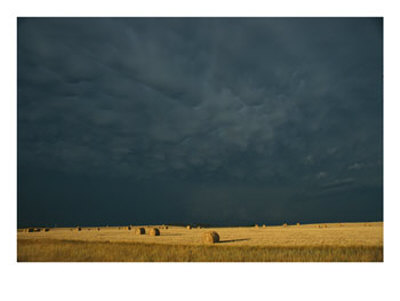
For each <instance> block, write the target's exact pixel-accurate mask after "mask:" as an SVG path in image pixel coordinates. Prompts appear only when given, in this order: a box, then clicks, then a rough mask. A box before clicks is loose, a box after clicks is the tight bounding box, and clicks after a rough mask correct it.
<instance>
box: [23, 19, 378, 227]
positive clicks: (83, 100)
mask: <svg viewBox="0 0 400 301" xmlns="http://www.w3.org/2000/svg"><path fill="white" fill-rule="evenodd" d="M382 55H383V54H382V20H381V19H374V18H304V19H290V18H241V19H235V18H194V19H190V18H189V19H188V18H161V19H157V18H155V19H152V18H105V19H102V18H98V19H80V18H74V19H70V18H43V19H42V18H34V19H30V18H20V19H19V20H18V165H19V168H20V169H23V170H27V171H33V170H36V171H38V172H39V173H40V170H46V171H55V172H60V173H63V174H64V175H66V176H71V177H73V176H81V175H84V176H88V177H101V178H110V179H111V178H112V179H128V180H129V181H130V183H138V182H140V181H153V183H161V182H162V181H166V180H173V181H177V183H180V184H181V185H182V186H184V187H185V188H184V190H188V191H187V194H188V196H187V197H186V199H182V200H181V205H180V206H183V207H184V208H187V213H186V216H190V217H191V218H196V217H198V218H201V216H202V215H206V214H203V213H202V212H203V211H207V209H204V208H207V206H206V205H205V203H207V201H205V200H204V198H209V199H212V200H213V201H212V202H214V203H217V204H219V205H218V207H222V208H225V210H228V209H226V208H228V207H231V208H233V209H230V211H231V212H230V213H229V212H228V213H225V217H223V220H226V221H229V219H232V218H236V219H238V220H241V221H247V220H249V219H251V215H252V214H255V212H258V211H259V210H260V208H263V206H266V207H265V208H268V210H271V212H272V213H271V217H270V218H271V219H273V216H280V214H281V213H279V212H282V216H284V215H285V214H287V213H286V211H285V210H288V208H292V207H293V206H297V204H299V202H301V201H302V200H303V201H305V200H307V199H310V198H311V199H313V198H315V199H321V198H323V196H324V195H330V196H331V195H332V194H335V195H337V194H338V193H339V195H340V191H342V194H343V193H344V192H346V191H349V190H351V189H353V190H357V191H359V190H360V191H364V190H365V189H377V190H378V191H379V189H382V159H383V157H382V147H383V146H382V118H383V117H382V114H383V108H382V103H383V101H382ZM21 180H22V183H24V182H23V181H27V180H25V178H23V179H21ZM204 183H208V184H207V185H206V188H204V187H203V186H202V185H203V184H204ZM210 183H213V184H210ZM23 186H24V185H23V184H21V187H22V188H21V189H23ZM160 187H161V186H160ZM189 187H191V188H189ZM202 187H203V188H202ZM237 189H239V190H240V191H238V190H237ZM232 191H236V192H235V193H232ZM132 193H133V192H132ZM252 194H254V197H253V198H250V200H249V201H248V202H246V203H245V202H244V201H243V200H242V199H243V198H245V196H246V195H252ZM227 195H228V196H229V197H228V199H227V200H225V198H226V196H227ZM203 196H204V197H203ZM218 196H219V197H218ZM239 196H240V197H239ZM200 199H201V200H200ZM224 200H225V201H224ZM266 200H268V201H266ZM100 201H101V200H100ZM24 202H25V201H23V200H22V201H21V203H24ZM26 202H28V200H26ZM160 202H163V200H160ZM164 202H167V201H166V200H165V201H164ZM371 202H372V203H373V204H381V203H382V198H381V197H380V198H378V199H376V200H375V201H371ZM374 202H375V203H374ZM264 203H265V204H264ZM202 204H203V205H202ZM221 204H223V205H221ZM263 204H264V205H263ZM190 208H192V209H193V211H192V209H190ZM194 208H199V209H196V210H197V211H198V212H199V213H198V214H197V213H193V212H196V210H195V209H194ZM202 208H203V209H202ZM235 208H236V209H235ZM285 208H286V209H285ZM374 208H375V207H374ZM21 210H22V209H21ZM222 211H223V210H222V209H221V210H219V212H222ZM228 211H229V210H228ZM238 212H239V213H238ZM240 212H242V213H240ZM316 214H318V213H316ZM379 215H381V213H379V212H378V214H377V216H379ZM206 216H207V215H206ZM240 216H242V217H240ZM260 218H262V216H260ZM211 219H217V216H215V217H212V218H211ZM275 219H278V218H275Z"/></svg>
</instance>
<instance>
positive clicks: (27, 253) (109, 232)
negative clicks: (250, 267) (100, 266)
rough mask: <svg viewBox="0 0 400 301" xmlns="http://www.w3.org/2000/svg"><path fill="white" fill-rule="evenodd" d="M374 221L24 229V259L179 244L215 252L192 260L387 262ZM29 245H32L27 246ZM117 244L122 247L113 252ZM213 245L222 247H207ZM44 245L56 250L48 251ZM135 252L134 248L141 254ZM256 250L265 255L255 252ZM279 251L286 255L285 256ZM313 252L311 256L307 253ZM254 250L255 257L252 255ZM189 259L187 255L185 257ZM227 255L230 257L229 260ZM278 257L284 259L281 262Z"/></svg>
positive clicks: (96, 257) (169, 258) (21, 258)
mask: <svg viewBox="0 0 400 301" xmlns="http://www.w3.org/2000/svg"><path fill="white" fill-rule="evenodd" d="M368 224H369V225H370V226H367V227H366V226H365V223H341V224H327V225H328V227H325V224H323V227H321V228H319V225H315V224H313V225H306V224H304V225H299V226H297V225H288V226H286V227H284V228H283V227H282V226H269V227H267V228H261V227H260V228H254V227H229V228H228V227H227V228H202V229H199V230H196V231H187V229H186V227H177V226H170V227H169V230H168V231H166V232H164V233H163V234H162V235H161V236H157V237H155V236H150V235H148V234H147V233H146V234H145V235H135V233H134V232H133V231H124V230H118V227H107V228H101V231H79V232H76V231H70V229H71V228H52V229H51V231H49V232H18V233H17V236H18V260H19V261H53V260H54V261H82V260H83V261H85V260H84V259H82V258H83V257H81V255H79V254H80V251H78V250H77V254H75V253H74V252H72V251H71V250H70V251H69V252H70V253H68V252H67V251H65V252H66V254H67V253H68V254H70V255H65V256H66V257H65V258H64V259H63V258H61V257H62V256H61V257H60V258H58V259H57V260H56V259H54V258H55V257H54V256H55V255H54V254H53V255H51V254H52V251H50V250H51V248H53V247H54V248H55V247H57V249H58V250H63V249H64V247H63V246H64V245H65V248H66V249H65V250H67V249H68V248H72V247H73V246H76V247H78V248H82V250H90V249H91V248H92V247H94V246H101V248H102V249H103V251H104V252H106V253H107V252H108V251H106V250H109V252H111V253H110V254H106V253H103V256H104V258H103V259H102V258H101V257H99V256H100V255H99V253H98V252H100V251H98V252H97V251H96V252H95V254H97V255H90V256H89V255H87V256H89V257H90V258H91V259H90V260H89V259H88V261H142V260H143V261H147V260H145V259H143V258H144V257H143V256H144V255H143V256H139V255H138V256H139V257H137V258H136V257H135V258H136V259H135V258H134V257H132V256H133V255H129V256H128V255H123V254H124V253H123V252H125V251H123V252H122V251H121V252H122V253H121V256H120V257H118V256H117V254H118V250H117V249H119V248H121V250H126V248H129V246H131V247H132V248H134V249H135V250H139V249H140V250H143V248H145V249H146V250H147V249H148V248H151V246H152V247H153V248H154V250H163V249H164V248H171V247H172V246H173V249H174V250H177V251H176V252H178V250H180V251H179V252H181V249H182V250H189V249H190V250H192V251H193V252H195V251H196V250H198V251H199V252H200V250H201V252H211V253H212V254H213V255H210V256H211V257H210V258H209V259H208V260H207V259H206V258H203V257H201V256H200V254H198V256H197V255H193V256H194V257H193V258H191V260H192V261H382V260H383V223H382V222H379V223H368ZM142 227H145V226H142ZM146 227H157V226H156V225H153V226H146ZM83 229H85V228H82V230H83ZM209 231H216V232H217V233H218V235H219V236H220V241H219V242H218V243H216V244H213V245H212V246H207V245H205V244H204V242H203V234H204V233H206V232H209ZM146 232H147V231H146ZM28 245H29V246H30V247H26V246H28ZM163 245H165V246H163ZM114 247H115V248H117V249H116V250H114V251H112V249H113V248H114ZM209 247H211V248H216V249H212V250H211V251H207V250H209V249H207V248H209ZM43 248H44V249H46V248H50V249H49V251H45V250H43ZM41 249H42V250H41ZM135 250H133V251H132V252H133V253H135V252H136V251H135ZM245 250H248V252H249V253H246V252H245ZM255 250H258V251H259V252H261V253H260V254H264V255H257V256H256V255H254V252H255ZM278 250H280V251H278ZM284 250H286V251H287V252H286V251H284ZM307 250H308V251H307ZM36 252H40V254H39V253H37V254H36ZM60 252H61V251H60ZM82 252H86V251H82ZM146 252H147V251H146ZM154 252H155V251H154ZM179 252H178V253H179ZM219 252H221V254H219ZM237 252H238V253H237ZM271 252H272V253H271ZM274 252H276V253H274ZM279 252H281V253H282V254H286V255H282V256H281V257H279V256H278V253H279ZM288 252H289V253H288ZM307 252H308V253H309V255H306V254H307ZM138 253H139V251H138ZM150 253H151V252H150ZM211 253H210V254H211ZM222 253H223V254H225V255H222ZM46 254H47V255H46ZM73 254H75V255H73ZM111 254H114V255H111ZM166 254H169V255H166ZM166 254H161V253H160V254H159V256H160V257H159V258H158V259H157V258H156V257H151V258H152V259H151V261H186V260H184V259H182V258H180V257H179V256H176V257H174V256H172V255H171V252H167V253H166ZM229 254H230V255H229ZM233 254H236V255H233ZM238 254H241V255H240V256H239V255H238ZM250 254H253V255H254V256H255V257H254V258H253V257H251V256H250ZM268 254H269V255H268ZM271 254H276V255H271ZM295 254H297V255H295ZM300 254H302V255H300ZM313 254H314V255H313ZM324 254H325V255H324ZM253 255H252V256H253ZM57 256H58V255H57ZM57 256H56V257H57ZM76 256H77V257H76ZM149 256H150V255H149ZM152 256H153V255H152ZM196 256H197V257H196ZM221 256H222V257H221ZM89 257H87V258H89ZM38 258H40V260H39V259H38ZM149 258H150V257H149ZM183 258H186V257H185V256H183ZM222 258H226V260H223V259H222ZM277 258H280V259H279V260H275V259H277Z"/></svg>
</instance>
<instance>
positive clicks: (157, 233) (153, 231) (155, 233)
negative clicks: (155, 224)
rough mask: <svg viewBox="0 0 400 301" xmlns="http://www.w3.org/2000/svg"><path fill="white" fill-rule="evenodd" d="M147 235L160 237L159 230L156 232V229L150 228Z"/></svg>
mask: <svg viewBox="0 0 400 301" xmlns="http://www.w3.org/2000/svg"><path fill="white" fill-rule="evenodd" d="M149 234H150V235H151V236H160V230H158V229H157V228H151V229H150V232H149Z"/></svg>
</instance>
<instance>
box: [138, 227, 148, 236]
mask: <svg viewBox="0 0 400 301" xmlns="http://www.w3.org/2000/svg"><path fill="white" fill-rule="evenodd" d="M135 233H136V234H138V235H143V234H145V233H146V230H145V229H144V228H136V232H135Z"/></svg>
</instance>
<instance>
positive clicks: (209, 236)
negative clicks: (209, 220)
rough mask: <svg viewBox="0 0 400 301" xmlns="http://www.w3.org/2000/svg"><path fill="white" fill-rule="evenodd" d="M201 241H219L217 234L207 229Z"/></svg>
mask: <svg viewBox="0 0 400 301" xmlns="http://www.w3.org/2000/svg"><path fill="white" fill-rule="evenodd" d="M203 241H204V242H205V243H208V244H210V243H211V244H213V243H217V242H219V235H218V233H217V232H215V231H208V232H205V233H204V234H203Z"/></svg>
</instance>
